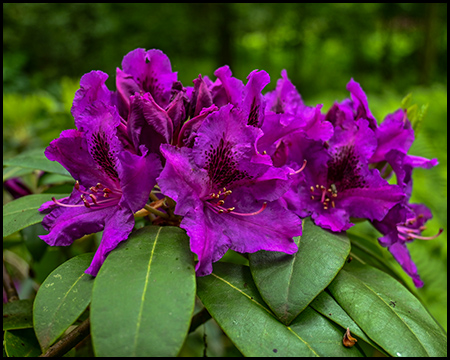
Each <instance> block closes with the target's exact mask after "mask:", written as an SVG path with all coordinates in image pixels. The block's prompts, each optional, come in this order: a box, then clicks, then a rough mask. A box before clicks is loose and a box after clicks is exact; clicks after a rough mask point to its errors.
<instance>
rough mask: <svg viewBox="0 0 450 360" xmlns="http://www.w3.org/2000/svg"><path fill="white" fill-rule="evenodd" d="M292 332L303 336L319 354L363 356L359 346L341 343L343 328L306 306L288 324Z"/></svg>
mask: <svg viewBox="0 0 450 360" xmlns="http://www.w3.org/2000/svg"><path fill="white" fill-rule="evenodd" d="M290 327H291V329H292V331H293V332H295V333H296V334H297V335H298V336H299V337H301V338H303V339H304V340H305V341H307V342H308V344H310V345H311V347H312V348H314V349H315V351H317V353H318V354H319V355H320V356H333V357H352V356H364V354H363V353H362V352H361V351H360V350H359V346H353V347H351V348H346V347H345V346H343V344H342V338H343V336H344V333H345V329H343V328H341V327H340V326H337V325H335V324H334V323H333V322H330V321H328V320H327V318H326V317H324V316H322V315H320V314H319V313H318V312H316V311H315V310H313V309H312V308H311V307H310V306H308V307H307V308H306V309H305V310H304V311H302V312H301V314H300V315H299V316H297V317H296V318H295V320H294V321H293V322H292V324H291V325H290Z"/></svg>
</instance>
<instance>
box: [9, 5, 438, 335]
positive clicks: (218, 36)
mask: <svg viewBox="0 0 450 360" xmlns="http://www.w3.org/2000/svg"><path fill="white" fill-rule="evenodd" d="M138 47H142V48H145V49H152V48H156V49H161V50H162V51H163V52H164V53H166V54H167V55H168V56H169V58H170V60H171V63H172V68H173V70H174V71H178V78H179V80H181V81H182V82H183V84H184V85H185V86H190V85H192V80H193V79H194V78H196V77H197V76H198V74H199V73H201V74H202V75H208V76H209V77H210V78H212V79H213V80H214V79H215V77H214V75H213V73H214V70H215V69H217V68H218V67H219V66H222V65H224V64H228V65H230V67H231V70H232V71H233V75H234V76H236V77H238V78H240V79H242V80H244V82H246V80H245V79H246V77H247V75H248V74H249V73H250V72H251V71H252V70H254V69H264V70H266V71H267V72H269V74H270V76H271V83H270V84H269V85H268V86H267V87H266V89H265V91H268V90H272V89H273V88H274V87H275V85H276V80H277V79H278V78H279V77H280V72H281V70H282V69H286V70H287V72H288V76H289V77H290V79H291V80H292V82H293V83H294V84H295V85H296V87H297V89H298V90H299V92H300V93H301V95H302V97H303V99H304V101H305V102H306V104H308V105H315V104H317V103H323V104H324V110H327V109H328V108H329V107H330V106H331V105H332V103H333V102H334V101H336V100H337V101H341V100H343V99H344V98H345V97H348V92H347V91H346V90H345V86H346V84H347V82H348V81H349V80H350V78H352V77H353V78H354V79H355V80H356V81H357V82H359V83H360V84H361V86H362V87H363V89H364V90H365V91H366V93H367V94H368V98H369V106H370V108H371V110H372V112H373V114H374V115H375V117H376V118H377V120H378V121H379V122H380V121H381V120H382V119H383V118H384V116H385V115H386V114H388V113H390V112H393V111H395V110H396V109H397V108H399V107H400V103H401V100H402V98H403V97H405V96H406V95H407V94H409V93H412V100H413V102H414V103H417V104H418V105H419V107H420V106H422V105H426V104H428V105H429V107H428V112H427V115H426V117H425V120H424V121H423V122H422V123H421V125H420V127H419V129H418V132H417V139H416V141H415V143H414V145H413V146H412V148H411V151H410V153H411V154H414V155H419V156H424V157H428V158H438V160H439V162H440V164H439V166H437V167H435V168H433V169H431V170H423V169H416V170H415V173H414V182H415V185H414V193H413V199H412V200H413V202H423V203H425V204H426V205H427V206H429V207H430V208H431V210H432V211H433V214H434V218H433V220H431V221H430V222H429V230H427V231H426V232H425V235H432V234H434V233H436V232H437V231H438V229H439V228H444V233H443V234H442V235H441V236H440V237H439V238H438V239H436V240H433V241H429V242H425V241H423V242H420V241H415V242H413V243H412V244H411V245H410V247H409V248H410V250H411V253H412V256H413V259H414V260H415V261H416V264H417V266H418V269H419V272H420V274H421V276H422V278H423V280H424V281H425V284H426V285H425V287H424V288H423V289H419V290H418V294H419V296H420V298H421V299H422V301H423V302H424V303H425V304H426V306H427V307H428V309H429V310H430V311H431V313H432V314H433V315H434V316H435V317H436V318H437V320H438V321H439V322H440V323H441V324H442V325H443V327H444V328H447V4H266V3H264V4H3V152H4V158H8V157H10V156H14V155H16V154H19V153H22V152H24V151H27V150H30V149H34V148H42V149H43V148H45V147H46V146H47V145H48V143H49V142H50V141H51V140H52V139H54V138H56V137H58V136H59V133H60V132H61V131H62V130H64V129H66V128H73V127H74V125H73V119H72V117H71V115H70V107H71V104H72V100H73V96H74V93H75V91H76V90H77V88H78V86H79V79H80V77H81V76H82V75H83V74H84V73H87V72H89V71H91V70H102V71H104V72H106V73H108V74H109V75H110V78H109V79H108V81H107V85H108V87H109V88H110V89H111V90H115V85H114V78H115V69H116V67H120V66H121V61H122V58H123V56H124V55H125V54H127V53H128V52H129V51H131V50H133V49H135V48H138ZM35 188H36V187H35ZM5 196H6V198H5ZM9 200H10V198H8V195H7V194H6V195H5V191H4V202H5V201H9ZM353 231H355V232H363V233H366V234H369V235H370V236H372V238H374V239H375V238H376V237H377V236H378V235H377V234H376V233H375V231H373V230H371V228H369V227H365V225H358V226H356V227H355V228H354V230H353ZM384 253H385V255H386V256H385V257H386V261H390V262H393V259H392V257H391V256H390V254H389V253H388V252H387V251H384ZM407 281H410V280H409V279H408V280H407Z"/></svg>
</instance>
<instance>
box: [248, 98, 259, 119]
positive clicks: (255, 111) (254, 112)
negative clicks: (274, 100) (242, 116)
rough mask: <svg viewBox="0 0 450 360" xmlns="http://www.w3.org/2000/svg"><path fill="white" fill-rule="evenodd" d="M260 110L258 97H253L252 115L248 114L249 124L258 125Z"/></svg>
mask: <svg viewBox="0 0 450 360" xmlns="http://www.w3.org/2000/svg"><path fill="white" fill-rule="evenodd" d="M258 110H259V105H258V104H256V98H254V99H253V102H252V107H251V109H250V115H249V116H248V122H247V125H251V126H258V115H259V114H258Z"/></svg>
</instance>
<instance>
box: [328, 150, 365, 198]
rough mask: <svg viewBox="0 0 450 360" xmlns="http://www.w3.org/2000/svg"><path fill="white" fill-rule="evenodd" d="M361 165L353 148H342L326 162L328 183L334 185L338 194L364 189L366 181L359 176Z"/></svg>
mask: <svg viewBox="0 0 450 360" xmlns="http://www.w3.org/2000/svg"><path fill="white" fill-rule="evenodd" d="M360 172H361V164H360V162H359V159H358V157H357V156H356V155H355V149H354V147H353V146H343V147H341V148H339V149H338V151H336V152H335V153H334V154H333V158H332V159H331V160H330V161H329V162H328V182H329V183H330V184H335V186H336V188H337V190H338V192H340V191H344V190H348V189H355V188H364V187H365V184H366V181H365V180H364V179H363V178H362V175H361V173H360Z"/></svg>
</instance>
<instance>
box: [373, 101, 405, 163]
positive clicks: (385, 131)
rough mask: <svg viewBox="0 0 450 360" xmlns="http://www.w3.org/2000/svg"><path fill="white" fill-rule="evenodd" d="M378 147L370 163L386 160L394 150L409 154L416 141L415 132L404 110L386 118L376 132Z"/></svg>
mask: <svg viewBox="0 0 450 360" xmlns="http://www.w3.org/2000/svg"><path fill="white" fill-rule="evenodd" d="M376 136H377V141H378V146H377V149H376V151H375V153H374V154H373V155H372V158H371V159H370V162H371V163H373V162H378V161H383V160H385V157H386V154H387V153H388V152H389V151H391V150H392V149H395V150H398V151H400V152H403V153H405V154H406V153H407V152H408V150H409V148H410V147H411V145H412V143H413V141H414V130H413V129H412V127H411V123H410V122H409V121H408V119H406V113H405V111H404V110H402V109H399V110H397V111H396V112H395V113H393V114H389V115H387V116H386V118H385V119H384V121H383V122H382V123H381V124H380V126H379V127H378V129H377V130H376Z"/></svg>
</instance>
